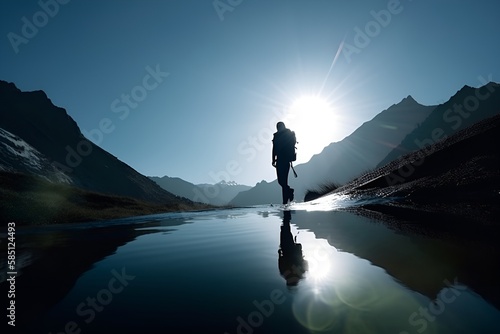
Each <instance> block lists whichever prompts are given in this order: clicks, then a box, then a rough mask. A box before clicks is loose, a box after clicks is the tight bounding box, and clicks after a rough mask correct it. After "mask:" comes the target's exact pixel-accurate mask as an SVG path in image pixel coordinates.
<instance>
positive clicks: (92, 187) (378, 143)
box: [0, 81, 500, 212]
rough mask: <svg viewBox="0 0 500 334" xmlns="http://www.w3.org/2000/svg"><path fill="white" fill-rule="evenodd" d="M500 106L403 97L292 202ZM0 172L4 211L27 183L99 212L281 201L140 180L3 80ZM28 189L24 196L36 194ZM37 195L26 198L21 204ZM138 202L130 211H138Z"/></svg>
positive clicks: (349, 141) (309, 175)
mask: <svg viewBox="0 0 500 334" xmlns="http://www.w3.org/2000/svg"><path fill="white" fill-rule="evenodd" d="M499 102H500V85H498V84H496V83H489V84H487V85H485V86H483V87H480V88H472V87H468V86H464V87H463V88H462V89H461V90H460V91H458V92H457V93H456V94H455V95H454V96H453V97H451V98H450V99H449V101H447V102H446V103H443V104H440V105H437V106H423V105H421V104H419V103H417V102H416V101H415V100H414V99H413V98H412V97H411V96H408V97H406V98H404V99H403V100H402V101H400V102H399V103H398V104H395V105H392V106H391V107H389V108H388V109H386V110H384V111H382V112H381V113H379V114H378V115H376V116H375V117H374V118H373V119H371V120H370V121H367V122H366V123H364V124H362V125H361V126H360V127H359V128H358V129H356V130H355V131H354V132H353V133H352V134H351V135H349V136H348V137H346V138H344V139H343V140H341V141H339V142H335V143H331V144H330V145H328V146H327V147H325V148H324V149H323V151H322V152H321V153H320V154H317V155H315V156H313V157H312V158H311V159H310V161H309V162H307V163H304V164H301V165H297V166H296V171H297V173H298V175H299V177H298V178H293V176H290V185H291V186H292V187H293V188H295V198H296V200H297V201H302V200H303V198H304V195H305V193H306V191H307V190H310V189H314V188H319V187H321V186H322V185H325V184H329V183H332V182H334V183H337V184H345V183H346V182H348V181H350V180H352V179H354V178H356V177H358V176H360V175H361V174H364V173H365V172H367V171H369V170H373V169H375V168H377V167H380V166H382V165H385V164H387V163H389V162H391V161H394V160H395V159H396V158H398V157H399V156H401V155H404V154H406V153H408V152H413V151H415V150H418V149H420V148H421V147H422V146H424V145H427V144H432V143H434V142H436V141H439V140H442V139H444V138H445V137H446V136H450V135H452V134H454V133H456V132H457V131H459V130H462V129H464V128H466V127H468V126H470V125H472V124H474V123H476V122H478V121H480V120H483V119H486V118H488V117H491V116H494V115H496V114H498V113H499V112H500V109H498V106H499V105H500V103H499ZM298 154H300V149H299V150H298ZM0 172H1V173H2V177H1V178H0V179H1V180H4V181H2V182H3V183H2V184H0V199H2V202H3V203H2V204H4V203H6V201H7V200H8V199H9V198H10V197H12V195H9V194H13V193H17V192H19V191H24V190H26V189H28V188H30V187H29V186H28V184H29V183H30V182H31V183H33V182H34V183H36V184H38V185H43V187H44V188H45V189H47V188H50V186H49V185H48V184H50V183H53V184H62V185H66V186H65V187H66V188H64V187H63V188H57V189H59V190H58V191H62V190H60V189H64V190H63V191H64V192H66V193H68V194H69V193H71V194H73V195H71V196H73V197H75V198H73V199H72V202H71V203H72V205H78V203H80V202H82V201H83V200H82V199H81V198H79V197H78V196H84V197H85V198H91V199H92V200H90V201H88V202H86V203H87V205H88V207H87V209H89V210H91V209H92V208H93V207H95V206H96V201H98V200H97V199H99V200H105V199H106V198H105V197H100V196H101V195H96V194H103V195H106V196H119V197H120V199H118V200H116V201H115V203H132V202H130V201H128V200H125V199H124V198H132V199H135V200H137V201H140V203H153V204H158V205H169V206H170V207H172V208H177V209H185V210H189V209H190V208H194V207H197V208H199V206H198V205H195V203H194V202H200V203H207V204H209V205H226V204H229V205H234V206H242V205H255V204H268V203H280V202H281V198H280V196H281V191H280V188H279V185H278V184H277V182H276V181H273V182H266V181H262V182H260V183H257V184H256V185H255V186H254V187H249V186H245V185H238V184H235V183H234V182H220V183H218V184H215V185H212V184H198V185H195V184H193V183H190V182H187V181H185V180H182V179H180V178H173V177H168V176H164V177H149V178H148V177H146V176H144V175H141V174H140V173H138V172H137V171H135V170H134V169H133V168H132V167H130V166H128V165H127V164H125V163H123V162H121V161H120V160H118V159H117V158H116V157H115V156H113V155H111V154H109V153H108V152H106V151H104V150H103V149H101V148H100V147H98V146H97V145H95V144H93V143H92V142H90V141H89V140H87V139H86V138H85V137H84V136H83V134H82V133H81V131H80V129H79V127H78V125H77V124H76V122H75V121H74V120H73V119H72V118H71V117H70V116H69V115H68V114H67V113H66V111H65V110H64V109H62V108H59V107H57V106H54V105H53V104H52V102H51V101H50V99H49V98H48V97H47V96H46V94H45V93H44V92H43V91H34V92H21V91H20V90H19V89H18V88H17V87H16V86H15V85H14V84H12V83H7V82H5V81H0ZM6 173H7V174H6ZM8 173H17V174H19V173H20V174H21V175H29V176H30V177H29V178H26V177H24V178H20V177H19V176H15V177H14V176H13V177H12V179H18V180H22V184H23V185H22V187H20V186H17V188H15V190H13V189H14V188H12V183H9V182H7V181H5V180H8V179H9V177H8V175H9V174H8ZM34 177H35V178H38V179H34ZM9 187H11V188H9ZM33 187H35V186H34V185H33ZM33 187H31V188H33ZM68 187H69V188H68ZM31 188H30V189H28V190H29V191H33V189H31ZM35 188H36V187H35ZM71 188H74V189H81V190H83V191H89V192H92V193H93V194H92V195H88V194H87V195H82V193H81V192H79V191H73V190H68V189H71ZM54 189H56V188H54ZM39 193H40V192H38V193H36V192H34V193H29V195H26V196H27V197H22V196H21V197H19V199H18V200H19V201H22V200H24V199H26V198H32V197H33V196H35V197H36V196H37V194H39ZM33 194H35V195H33ZM52 195H53V194H52ZM9 196H10V197H9ZM68 196H69V195H68ZM107 200H109V199H107ZM134 203H135V202H134ZM137 203H139V202H137ZM137 203H135V204H134V205H140V204H137ZM5 205H7V204H5ZM8 205H10V206H11V207H12V205H14V204H12V203H10V204H8ZM43 205H45V204H43ZM43 205H41V207H43ZM120 205H121V204H120ZM141 205H142V204H141ZM85 212H88V211H85ZM134 212H135V211H134ZM138 212H139V211H138Z"/></svg>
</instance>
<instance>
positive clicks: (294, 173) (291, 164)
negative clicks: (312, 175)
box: [290, 161, 297, 177]
mask: <svg viewBox="0 0 500 334" xmlns="http://www.w3.org/2000/svg"><path fill="white" fill-rule="evenodd" d="M290 167H292V171H293V175H295V177H297V173H296V172H295V168H293V162H291V161H290Z"/></svg>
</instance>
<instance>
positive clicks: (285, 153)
mask: <svg viewBox="0 0 500 334" xmlns="http://www.w3.org/2000/svg"><path fill="white" fill-rule="evenodd" d="M273 143H274V145H275V150H276V155H277V156H278V160H279V159H284V160H285V161H288V162H291V161H295V160H297V153H296V152H295V144H296V143H297V139H296V138H295V132H293V131H291V130H290V129H285V130H283V131H281V132H276V133H275V134H274V138H273Z"/></svg>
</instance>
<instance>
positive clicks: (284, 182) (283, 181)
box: [276, 159, 290, 204]
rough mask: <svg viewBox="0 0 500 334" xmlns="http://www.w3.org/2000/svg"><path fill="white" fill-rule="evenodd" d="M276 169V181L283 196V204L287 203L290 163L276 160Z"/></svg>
mask: <svg viewBox="0 0 500 334" xmlns="http://www.w3.org/2000/svg"><path fill="white" fill-rule="evenodd" d="M276 171H277V173H278V183H279V185H280V186H281V194H282V198H283V204H286V203H288V199H289V193H290V187H289V186H288V173H289V171H290V163H288V162H280V161H279V159H278V162H277V164H276Z"/></svg>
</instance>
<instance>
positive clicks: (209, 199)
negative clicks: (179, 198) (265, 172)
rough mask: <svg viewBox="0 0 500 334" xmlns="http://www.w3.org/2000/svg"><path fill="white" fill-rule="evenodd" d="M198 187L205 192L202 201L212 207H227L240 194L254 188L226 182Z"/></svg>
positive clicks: (204, 184) (199, 185)
mask: <svg viewBox="0 0 500 334" xmlns="http://www.w3.org/2000/svg"><path fill="white" fill-rule="evenodd" d="M198 187H199V188H200V189H201V190H202V191H203V194H202V195H203V196H202V198H201V199H200V201H201V202H202V203H209V204H212V205H227V204H228V203H229V202H230V201H232V200H233V198H234V197H236V196H237V195H238V194H239V193H241V192H242V191H247V190H249V189H251V188H252V187H250V186H246V185H243V184H237V183H236V182H226V181H220V182H219V183H216V184H206V183H203V184H198ZM195 198H198V197H195ZM193 200H194V199H193Z"/></svg>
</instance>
